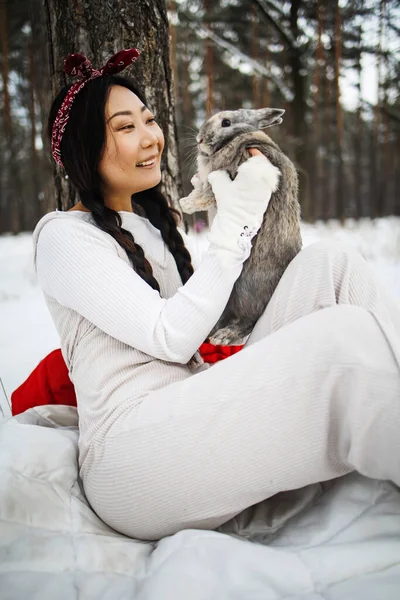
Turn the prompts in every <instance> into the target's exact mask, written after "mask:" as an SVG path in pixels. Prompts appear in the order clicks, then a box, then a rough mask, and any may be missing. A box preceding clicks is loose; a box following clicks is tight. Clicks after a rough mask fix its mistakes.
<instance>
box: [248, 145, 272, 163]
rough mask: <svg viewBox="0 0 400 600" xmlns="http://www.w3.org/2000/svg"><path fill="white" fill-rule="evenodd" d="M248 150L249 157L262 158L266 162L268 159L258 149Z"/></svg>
mask: <svg viewBox="0 0 400 600" xmlns="http://www.w3.org/2000/svg"><path fill="white" fill-rule="evenodd" d="M248 150H249V153H250V154H251V156H264V158H265V160H267V161H268V158H267V157H266V156H265V155H264V154H263V153H262V152H261V151H260V150H259V149H258V148H249V149H248Z"/></svg>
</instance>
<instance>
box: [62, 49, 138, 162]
mask: <svg viewBox="0 0 400 600" xmlns="http://www.w3.org/2000/svg"><path fill="white" fill-rule="evenodd" d="M139 56H140V52H139V50H137V49H136V48H129V49H127V50H121V51H120V52H117V54H114V56H112V57H111V58H110V59H109V60H108V61H107V62H106V64H105V65H104V67H102V68H101V69H100V70H99V71H97V70H96V69H94V68H93V66H92V63H91V62H90V60H89V59H88V58H86V56H83V54H69V55H68V56H67V58H66V59H65V61H64V71H65V73H67V75H71V76H77V77H79V79H80V81H78V82H77V83H74V84H73V85H72V86H71V87H70V89H69V90H68V93H67V95H66V96H65V98H64V101H63V103H62V105H61V107H60V110H59V111H58V113H57V117H56V119H55V121H54V124H53V130H52V133H51V153H52V155H53V158H54V160H55V161H56V163H57V164H59V165H60V166H61V167H62V166H63V164H62V161H61V153H60V145H61V140H62V136H63V133H64V130H65V127H66V125H67V122H68V117H69V113H70V110H71V106H72V103H73V101H74V100H75V96H76V95H77V94H78V93H79V92H80V91H81V89H82V88H83V87H84V85H85V84H86V83H87V82H88V81H90V80H91V79H95V78H96V77H101V76H102V75H113V74H115V73H119V72H120V71H123V70H124V69H125V68H126V67H128V66H129V65H130V64H131V63H132V62H133V61H134V60H136V59H137V58H138V57H139Z"/></svg>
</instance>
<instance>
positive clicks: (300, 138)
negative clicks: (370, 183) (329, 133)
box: [288, 0, 312, 221]
mask: <svg viewBox="0 0 400 600" xmlns="http://www.w3.org/2000/svg"><path fill="white" fill-rule="evenodd" d="M301 4H302V0H291V4H290V31H291V33H292V36H293V39H294V40H296V41H298V40H299V38H300V32H299V25H298V21H299V11H300V7H301ZM288 54H289V57H288V60H289V64H290V66H291V69H292V81H293V93H294V97H293V102H292V110H293V124H294V135H295V137H296V162H297V164H298V168H299V175H300V177H299V182H300V188H299V199H300V204H301V208H302V216H303V218H304V219H305V220H306V221H308V220H309V219H310V207H311V203H312V199H311V196H310V194H311V189H310V185H309V179H308V173H309V143H308V129H307V126H306V113H307V103H306V79H305V74H304V72H303V62H302V54H301V51H300V49H299V48H298V46H297V45H295V46H292V47H290V48H289V53H288Z"/></svg>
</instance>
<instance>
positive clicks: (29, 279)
mask: <svg viewBox="0 0 400 600" xmlns="http://www.w3.org/2000/svg"><path fill="white" fill-rule="evenodd" d="M302 235H303V243H304V246H308V245H309V244H311V243H313V242H315V241H318V240H321V239H331V240H334V241H337V242H344V243H347V244H350V245H351V246H353V247H355V248H357V249H358V250H359V252H360V253H361V254H362V255H363V256H364V258H365V259H366V260H367V261H368V262H370V263H371V264H372V265H373V267H374V269H375V270H376V273H377V275H378V277H379V278H380V280H381V281H382V284H383V285H384V286H386V287H387V288H388V289H389V290H390V291H391V293H392V294H393V295H394V296H395V297H397V298H398V299H399V301H400V217H387V218H384V219H376V220H373V221H371V220H369V219H363V220H360V221H354V220H350V219H349V220H347V221H346V222H345V224H344V226H341V225H340V223H338V222H337V221H328V222H327V223H323V222H317V223H316V224H315V225H310V224H307V223H304V224H303V225H302ZM206 246H207V240H206V234H205V233H203V234H191V235H190V250H191V252H192V254H193V255H194V256H193V258H194V259H195V260H194V262H198V260H199V258H200V257H201V253H202V252H203V251H204V249H205V247H206ZM196 258H197V260H196ZM0 314H1V326H0V377H1V379H2V382H3V386H4V388H5V391H6V394H7V396H8V399H9V400H10V397H11V393H12V392H13V391H14V390H15V389H16V388H17V387H18V386H19V385H20V384H21V383H22V382H23V381H24V380H25V379H26V378H27V377H28V375H29V374H30V373H31V372H32V370H33V369H34V368H35V367H36V365H37V364H38V363H39V362H40V361H41V360H42V358H44V357H45V356H46V355H47V354H48V353H49V352H51V351H52V350H54V349H55V348H59V338H58V334H57V332H56V330H55V328H54V325H53V322H52V320H51V318H50V314H49V313H48V310H47V306H46V303H45V301H44V298H43V295H42V292H41V290H40V287H39V285H38V283H37V280H36V276H35V273H34V269H33V262H32V234H31V233H21V234H18V235H16V236H13V235H11V234H5V235H2V236H0ZM0 406H1V407H2V409H3V411H4V413H5V414H9V409H8V406H7V401H6V399H5V397H4V394H3V392H2V388H1V386H0ZM0 417H1V414H0Z"/></svg>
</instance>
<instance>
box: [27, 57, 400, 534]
mask: <svg viewBox="0 0 400 600" xmlns="http://www.w3.org/2000/svg"><path fill="white" fill-rule="evenodd" d="M137 55H138V53H137V51H136V50H134V49H131V50H128V51H122V52H121V53H119V54H118V55H116V57H113V59H111V60H110V61H109V62H108V63H107V65H106V66H105V67H104V68H103V69H100V70H99V71H96V70H94V69H93V68H92V67H91V65H90V63H89V61H88V60H87V59H86V58H85V57H80V55H72V57H69V59H68V60H67V61H66V70H67V72H69V73H72V74H78V75H79V76H80V78H81V79H80V81H79V82H78V84H74V86H72V87H70V88H68V87H67V88H65V89H64V90H62V91H61V92H60V94H59V95H58V96H57V98H56V99H55V101H54V103H53V106H52V109H51V113H50V119H49V132H50V134H51V137H52V150H53V157H54V158H55V160H57V162H59V163H60V164H62V165H63V167H64V168H65V172H66V174H67V175H68V177H69V179H70V181H71V182H72V183H73V184H74V186H75V187H76V189H77V191H78V194H79V197H80V200H79V202H78V203H77V204H76V205H75V206H74V207H73V208H72V209H71V210H70V211H66V212H62V211H54V212H52V213H49V214H47V215H45V216H44V217H43V218H42V219H41V220H40V221H39V223H38V225H37V227H36V229H35V232H34V245H35V264H36V268H37V274H38V279H39V282H40V284H41V286H42V289H43V292H44V294H45V299H46V302H47V304H48V307H49V310H50V313H51V315H52V318H53V320H54V323H55V326H56V328H57V330H58V332H59V335H60V341H61V348H62V352H63V356H64V359H65V361H66V363H67V366H68V369H69V373H70V377H71V379H72V381H73V382H74V385H75V391H76V395H77V400H78V412H79V422H80V439H79V465H80V475H81V477H82V480H83V484H84V488H85V492H86V495H87V498H88V500H89V502H90V503H91V505H92V507H93V509H94V510H95V511H96V512H97V514H98V515H99V517H100V518H101V519H103V520H104V521H105V522H106V523H108V524H109V525H110V526H111V527H113V528H114V529H116V530H118V531H120V532H121V533H124V534H126V535H128V536H132V537H135V538H140V539H146V540H152V539H159V538H160V537H162V536H165V535H168V534H172V533H174V532H176V531H178V530H180V529H183V528H189V527H195V528H215V527H218V526H219V525H221V524H222V523H224V522H225V521H227V520H229V519H230V518H231V517H233V516H234V515H235V514H237V513H239V512H241V511H242V510H243V509H244V508H246V507H248V506H250V505H252V504H255V503H257V502H260V501H261V500H263V499H265V498H268V497H270V496H272V495H274V494H276V493H277V492H280V491H283V490H288V489H295V488H299V487H302V486H305V485H307V484H310V483H313V482H317V481H323V480H328V479H332V478H335V477H338V476H340V475H344V474H346V473H349V472H351V471H353V470H357V471H359V472H360V473H363V474H364V475H366V476H368V477H374V478H381V479H391V480H392V481H394V482H396V483H397V484H398V485H399V484H400V435H399V432H400V370H399V356H400V311H399V308H398V307H397V306H396V305H395V304H394V302H393V301H392V300H391V299H390V298H388V297H386V295H385V292H384V291H383V290H382V289H381V287H380V286H379V284H378V282H377V281H376V279H375V276H374V274H373V273H372V272H371V270H370V269H369V267H368V265H367V264H366V263H365V262H364V260H363V259H362V258H361V257H360V256H359V255H358V254H357V253H356V252H353V251H352V250H349V249H346V248H343V247H342V246H338V245H336V246H333V245H329V244H320V243H318V244H314V245H312V246H309V247H308V248H306V249H305V250H303V251H301V252H300V254H299V255H298V256H297V257H296V258H295V259H294V260H293V261H292V263H291V264H290V265H289V267H288V268H287V270H286V271H285V273H284V275H283V277H282V279H281V281H280V283H279V286H278V288H277V290H276V292H275V294H274V296H273V297H272V299H271V301H270V303H269V305H268V307H267V309H266V310H265V313H264V314H263V316H262V317H261V318H260V320H259V321H258V323H257V324H256V326H255V328H254V330H253V332H252V334H251V335H250V337H249V339H248V341H247V343H246V345H245V347H244V349H243V350H242V351H241V352H239V353H238V354H235V355H234V356H232V357H230V358H228V359H226V360H224V361H223V362H221V363H218V364H216V365H214V366H213V367H211V368H208V369H207V368H205V367H206V365H204V364H202V361H201V359H200V357H199V354H198V353H197V352H196V350H197V349H198V347H199V346H200V344H201V343H202V342H203V341H204V340H205V338H206V337H207V334H208V332H209V331H210V330H211V329H212V327H213V325H214V324H215V323H216V322H217V320H218V318H219V316H220V315H221V314H222V311H223V309H224V307H225V305H226V303H227V301H228V298H229V296H230V293H231V290H232V287H233V285H234V282H235V281H236V279H237V278H238V277H239V275H240V272H241V269H242V265H243V262H244V261H245V260H246V258H247V257H248V255H249V252H250V249H251V238H252V237H253V236H254V235H255V234H256V232H257V230H258V228H259V227H260V225H261V221H262V216H263V213H264V212H265V209H266V207H267V205H268V200H269V197H270V195H271V193H272V191H273V190H274V189H275V188H276V186H277V185H278V180H279V172H277V170H276V169H275V167H273V166H272V165H271V164H270V163H269V162H268V161H267V159H266V158H265V157H263V156H262V155H261V156H260V155H259V154H260V153H258V152H257V151H256V150H252V151H251V152H250V154H251V155H252V156H251V157H249V159H248V160H247V161H246V162H245V163H244V165H242V166H241V167H240V169H239V173H238V175H237V177H236V178H235V180H234V181H231V180H230V178H229V176H228V174H227V173H226V172H214V173H212V174H211V175H210V179H209V180H210V183H211V185H212V187H213V191H214V193H215V196H216V200H217V206H218V210H217V215H216V217H215V219H214V221H213V223H212V226H211V229H210V233H209V241H210V246H209V249H208V250H207V252H206V253H205V255H204V257H203V259H202V261H201V263H200V265H199V266H198V268H197V269H196V271H195V272H194V273H193V268H192V265H191V259H190V254H189V253H188V251H187V250H186V248H185V246H184V243H183V240H182V236H181V235H180V233H179V231H178V229H177V226H176V220H175V214H174V212H173V211H172V209H170V208H168V206H167V202H166V200H165V198H164V197H163V195H162V194H161V193H160V191H159V188H158V184H159V182H160V179H161V172H160V157H161V153H162V151H163V147H164V138H163V134H162V131H161V129H160V127H159V126H158V124H157V123H156V121H155V120H154V114H153V113H152V112H151V110H150V109H149V107H148V105H147V103H146V100H145V98H144V96H143V93H142V92H141V91H140V90H139V89H138V88H137V87H136V86H135V85H133V84H132V83H131V82H129V81H128V80H126V79H123V78H122V77H120V76H117V75H116V74H115V73H116V70H122V68H124V66H126V64H129V62H132V60H134V59H135V58H136V57H137ZM143 163H149V166H141V165H143Z"/></svg>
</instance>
